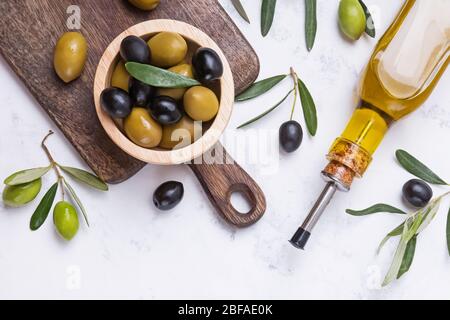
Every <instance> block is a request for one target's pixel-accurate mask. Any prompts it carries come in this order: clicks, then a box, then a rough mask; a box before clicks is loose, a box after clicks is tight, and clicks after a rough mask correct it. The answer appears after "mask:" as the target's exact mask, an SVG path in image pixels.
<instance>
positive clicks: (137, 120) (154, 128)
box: [123, 108, 162, 148]
mask: <svg viewBox="0 0 450 320" xmlns="http://www.w3.org/2000/svg"><path fill="white" fill-rule="evenodd" d="M123 128H124V131H125V133H126V134H127V136H128V138H129V139H130V140H131V141H132V142H134V143H135V144H137V145H138V146H141V147H143V148H154V147H157V146H158V145H159V143H160V142H161V138H162V128H161V125H160V124H159V123H158V122H156V121H155V120H154V119H153V118H152V117H151V116H150V115H149V113H148V111H147V109H144V108H133V110H132V111H131V114H130V115H129V116H128V117H127V118H125V120H124V122H123Z"/></svg>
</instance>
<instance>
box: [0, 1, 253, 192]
mask: <svg viewBox="0 0 450 320" xmlns="http://www.w3.org/2000/svg"><path fill="white" fill-rule="evenodd" d="M215 2H217V4H218V7H219V9H220V10H221V11H222V13H223V14H224V15H226V16H227V17H228V23H229V24H230V26H231V27H232V28H233V29H234V32H235V33H236V34H238V35H239V36H240V37H241V38H242V39H243V40H244V41H245V42H246V43H247V44H248V49H249V50H251V54H252V55H253V57H254V61H253V62H252V63H251V64H249V65H252V66H253V67H254V68H256V70H254V71H253V72H252V73H248V76H247V78H246V79H245V80H244V81H243V83H244V82H245V85H243V86H241V87H238V86H237V88H236V94H239V93H240V92H242V91H243V90H245V89H246V88H247V87H248V86H250V85H251V84H252V83H253V82H254V81H255V80H256V78H257V77H258V74H259V68H260V64H259V59H258V56H257V54H256V52H255V51H254V49H253V48H252V46H251V45H250V43H249V42H248V40H247V39H246V38H245V37H244V36H243V35H242V33H241V32H240V31H239V29H238V28H237V26H236V24H235V23H234V22H233V21H232V20H231V18H230V17H229V16H228V14H227V13H226V11H225V10H224V9H223V7H222V6H221V5H220V3H219V2H218V1H215ZM6 32H7V31H6V30H4V29H2V30H0V35H1V37H2V38H3V36H5V33H6ZM0 53H1V54H2V56H3V57H4V59H5V61H6V62H7V63H8V65H9V66H10V67H11V69H12V70H13V71H14V73H16V75H17V76H18V77H19V79H20V80H21V81H22V82H23V83H24V85H25V87H26V88H27V89H28V90H29V91H30V92H31V94H32V96H34V98H35V99H36V100H37V101H38V103H39V104H40V105H41V106H45V105H46V99H45V97H42V96H41V95H39V94H38V92H36V89H35V87H33V85H32V84H33V83H32V82H30V81H28V79H27V77H26V74H25V73H24V72H22V69H21V68H20V67H19V66H17V65H16V64H15V63H14V60H13V59H10V58H9V56H8V55H7V54H5V51H4V50H3V48H2V47H0ZM92 106H93V101H92ZM43 109H44V110H45V111H46V113H47V114H48V115H49V117H50V118H51V119H52V120H53V121H54V122H55V124H56V125H57V126H58V127H59V128H62V127H63V126H64V123H62V122H60V121H59V117H58V115H56V114H55V113H54V112H53V110H51V109H49V108H46V107H43ZM61 131H62V132H63V134H64V135H65V137H66V138H67V139H68V140H69V141H70V142H71V143H72V145H73V146H74V148H75V149H76V150H77V152H78V153H79V154H80V156H81V157H82V158H83V160H85V161H86V163H87V164H88V165H89V166H90V167H91V168H92V169H93V171H94V172H95V173H96V174H98V175H99V176H100V177H101V178H102V179H104V180H105V181H106V182H108V183H111V184H115V183H120V182H123V181H125V180H127V179H129V178H130V177H132V176H133V175H135V174H136V173H137V172H139V171H140V170H141V169H142V168H143V167H144V166H145V165H146V164H145V163H143V162H141V161H138V160H136V159H132V158H130V157H129V156H128V155H126V154H125V153H123V152H122V151H120V150H119V149H118V148H117V147H116V146H114V147H112V148H113V150H112V152H120V153H123V155H121V156H120V159H119V160H118V161H119V162H122V163H123V164H126V167H127V169H126V172H125V171H124V172H123V173H122V174H118V175H115V176H104V175H102V172H101V168H99V167H96V165H95V163H94V162H93V159H91V158H90V157H88V154H87V153H86V152H85V149H84V147H83V146H82V145H81V144H78V143H74V142H75V141H74V140H73V139H74V138H73V137H72V136H70V134H69V132H68V131H64V130H61ZM105 136H106V135H105Z"/></svg>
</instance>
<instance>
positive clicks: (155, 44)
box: [148, 32, 188, 68]
mask: <svg viewBox="0 0 450 320" xmlns="http://www.w3.org/2000/svg"><path fill="white" fill-rule="evenodd" d="M148 46H149V48H150V50H151V52H152V62H151V64H152V65H154V66H156V67H160V68H170V67H173V66H175V65H177V64H179V63H180V62H182V61H183V60H184V58H185V57H186V54H187V52H188V45H187V42H186V40H184V38H183V37H182V36H180V35H179V34H178V33H175V32H160V33H158V34H157V35H155V36H153V37H152V38H151V39H150V40H149V41H148Z"/></svg>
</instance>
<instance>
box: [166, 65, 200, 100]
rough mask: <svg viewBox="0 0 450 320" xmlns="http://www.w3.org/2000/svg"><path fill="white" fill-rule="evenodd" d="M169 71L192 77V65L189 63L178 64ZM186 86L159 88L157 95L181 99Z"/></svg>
mask: <svg viewBox="0 0 450 320" xmlns="http://www.w3.org/2000/svg"><path fill="white" fill-rule="evenodd" d="M169 71H172V72H175V73H178V74H181V75H182V76H185V77H188V78H194V70H193V69H192V65H190V64H186V63H184V64H180V65H178V66H175V67H172V68H170V69H169ZM186 90H187V89H186V88H178V89H159V91H158V95H159V96H168V97H171V98H172V99H175V100H181V99H182V98H183V96H184V93H185V92H186Z"/></svg>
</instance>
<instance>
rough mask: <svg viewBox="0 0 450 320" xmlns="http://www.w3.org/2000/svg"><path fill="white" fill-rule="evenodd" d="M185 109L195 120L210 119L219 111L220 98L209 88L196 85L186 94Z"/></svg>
mask: <svg viewBox="0 0 450 320" xmlns="http://www.w3.org/2000/svg"><path fill="white" fill-rule="evenodd" d="M183 100H184V110H185V111H186V113H187V114H188V115H189V116H190V117H191V118H192V119H194V120H195V121H210V120H212V119H213V118H214V117H215V116H216V115H217V112H218V111H219V100H218V99H217V96H216V94H215V93H214V91H212V90H211V89H209V88H206V87H203V86H196V87H192V88H190V89H189V90H188V91H186V93H185V94H184V98H183Z"/></svg>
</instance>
